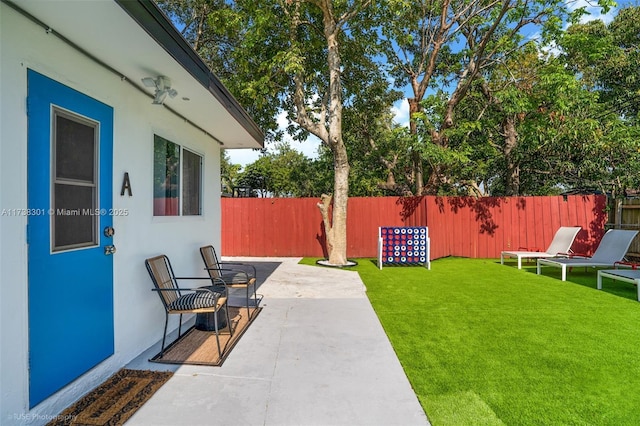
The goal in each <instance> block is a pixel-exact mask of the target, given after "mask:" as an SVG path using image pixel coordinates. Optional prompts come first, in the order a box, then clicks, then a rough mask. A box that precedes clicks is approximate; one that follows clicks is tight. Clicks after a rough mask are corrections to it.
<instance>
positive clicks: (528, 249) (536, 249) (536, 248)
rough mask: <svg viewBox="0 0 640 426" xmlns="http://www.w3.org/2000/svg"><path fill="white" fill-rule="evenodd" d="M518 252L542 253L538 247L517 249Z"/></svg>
mask: <svg viewBox="0 0 640 426" xmlns="http://www.w3.org/2000/svg"><path fill="white" fill-rule="evenodd" d="M518 251H542V249H540V248H539V247H518Z"/></svg>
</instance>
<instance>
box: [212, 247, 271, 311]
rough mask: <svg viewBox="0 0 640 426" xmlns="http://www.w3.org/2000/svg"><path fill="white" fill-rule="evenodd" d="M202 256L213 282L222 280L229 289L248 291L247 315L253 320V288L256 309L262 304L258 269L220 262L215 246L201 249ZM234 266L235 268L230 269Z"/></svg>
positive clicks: (247, 265) (243, 264)
mask: <svg viewBox="0 0 640 426" xmlns="http://www.w3.org/2000/svg"><path fill="white" fill-rule="evenodd" d="M200 254H201V255H202V260H203V261H204V265H205V269H206V270H207V272H208V273H209V276H210V277H211V279H212V280H222V281H223V282H224V283H225V285H226V287H227V288H228V289H233V288H244V289H245V290H246V307H247V315H248V316H249V318H251V311H250V309H249V308H250V306H251V305H250V303H249V291H250V289H251V287H253V299H254V301H255V306H256V308H257V307H258V304H259V303H260V301H259V299H258V294H257V289H256V287H257V285H256V284H257V281H256V268H255V266H253V265H249V264H246V263H235V262H220V261H219V259H218V255H217V254H216V250H215V249H214V248H213V246H210V245H209V246H204V247H200ZM228 266H232V267H233V268H228Z"/></svg>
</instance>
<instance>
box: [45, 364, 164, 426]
mask: <svg viewBox="0 0 640 426" xmlns="http://www.w3.org/2000/svg"><path fill="white" fill-rule="evenodd" d="M172 375H173V373H172V372H169V371H148V370H145V371H143V370H128V369H122V370H120V371H118V372H117V373H115V374H114V375H113V376H111V377H110V378H109V379H107V380H106V381H105V382H104V383H103V384H101V385H100V386H98V387H97V388H95V389H94V390H93V391H91V392H89V393H88V394H87V395H85V396H83V397H82V398H81V399H80V400H79V401H78V402H76V403H75V404H73V405H72V406H71V407H69V408H67V409H66V410H64V411H63V412H62V413H60V415H58V416H56V418H55V420H53V421H51V422H49V423H48V424H47V426H63V425H77V426H80V425H82V426H85V425H86V426H107V425H108V426H115V425H122V424H124V422H125V421H127V419H129V417H131V416H132V415H133V413H135V412H136V410H138V408H140V407H142V405H143V404H144V403H145V402H146V401H147V400H148V399H149V398H151V396H152V395H153V394H154V393H155V392H156V391H157V390H158V389H160V387H161V386H162V385H163V384H165V383H166V382H167V380H169V379H170V378H171V376H172Z"/></svg>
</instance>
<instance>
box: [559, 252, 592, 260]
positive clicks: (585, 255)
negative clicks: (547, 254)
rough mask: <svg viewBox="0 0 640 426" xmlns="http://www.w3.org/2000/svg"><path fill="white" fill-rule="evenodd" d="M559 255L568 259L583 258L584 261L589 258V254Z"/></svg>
mask: <svg viewBox="0 0 640 426" xmlns="http://www.w3.org/2000/svg"><path fill="white" fill-rule="evenodd" d="M558 255H562V256H566V257H568V258H574V257H578V258H582V259H588V258H589V257H591V256H589V255H588V254H584V253H573V252H571V253H558Z"/></svg>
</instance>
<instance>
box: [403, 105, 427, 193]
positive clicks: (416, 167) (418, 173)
mask: <svg viewBox="0 0 640 426" xmlns="http://www.w3.org/2000/svg"><path fill="white" fill-rule="evenodd" d="M407 101H409V131H410V132H411V134H412V135H417V134H418V126H417V124H416V122H415V120H414V119H413V115H414V114H415V113H417V112H420V110H421V108H420V99H418V98H408V99H407ZM411 162H412V164H411V168H412V171H413V173H412V175H413V183H414V185H415V189H414V191H413V194H414V195H417V196H420V195H422V193H423V188H424V172H423V169H422V157H421V156H420V153H418V152H413V153H412V154H411Z"/></svg>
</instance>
